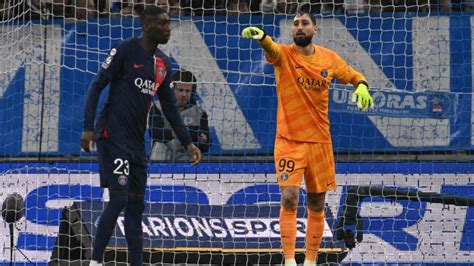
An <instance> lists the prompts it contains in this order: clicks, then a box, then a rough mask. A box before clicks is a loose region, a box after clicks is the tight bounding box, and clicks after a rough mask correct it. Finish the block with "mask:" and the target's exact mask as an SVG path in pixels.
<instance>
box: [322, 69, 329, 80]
mask: <svg viewBox="0 0 474 266" xmlns="http://www.w3.org/2000/svg"><path fill="white" fill-rule="evenodd" d="M327 76H328V71H327V69H323V70H321V77H323V78H325V77H327Z"/></svg>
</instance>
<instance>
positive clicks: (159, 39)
mask: <svg viewBox="0 0 474 266" xmlns="http://www.w3.org/2000/svg"><path fill="white" fill-rule="evenodd" d="M143 30H144V31H146V32H147V34H148V35H149V36H150V38H151V39H152V40H153V41H154V42H156V43H157V44H165V43H167V42H168V40H169V39H170V36H171V26H170V18H169V16H168V14H165V13H163V14H160V15H158V16H157V17H156V19H154V20H151V21H150V22H149V23H148V25H147V27H144V29H143Z"/></svg>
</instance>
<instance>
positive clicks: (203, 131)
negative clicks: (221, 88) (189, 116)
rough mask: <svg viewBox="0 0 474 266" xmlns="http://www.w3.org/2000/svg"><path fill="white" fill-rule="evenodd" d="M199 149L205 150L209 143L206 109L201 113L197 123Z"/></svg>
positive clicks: (207, 148)
mask: <svg viewBox="0 0 474 266" xmlns="http://www.w3.org/2000/svg"><path fill="white" fill-rule="evenodd" d="M198 139H199V143H198V146H199V149H200V150H201V152H207V151H208V150H209V146H210V145H211V136H210V134H209V119H208V116H207V113H206V111H204V113H202V116H201V121H200V125H199V138H198Z"/></svg>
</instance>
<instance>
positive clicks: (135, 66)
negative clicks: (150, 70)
mask: <svg viewBox="0 0 474 266" xmlns="http://www.w3.org/2000/svg"><path fill="white" fill-rule="evenodd" d="M140 67H143V65H139V64H133V68H140Z"/></svg>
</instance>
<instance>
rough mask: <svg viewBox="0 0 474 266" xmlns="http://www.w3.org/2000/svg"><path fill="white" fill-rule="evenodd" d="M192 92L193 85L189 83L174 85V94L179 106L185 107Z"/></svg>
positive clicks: (176, 83)
mask: <svg viewBox="0 0 474 266" xmlns="http://www.w3.org/2000/svg"><path fill="white" fill-rule="evenodd" d="M192 91H193V85H192V84H191V83H181V82H175V83H174V94H175V95H176V99H178V104H179V106H186V105H187V104H188V103H189V100H191V94H192Z"/></svg>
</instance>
